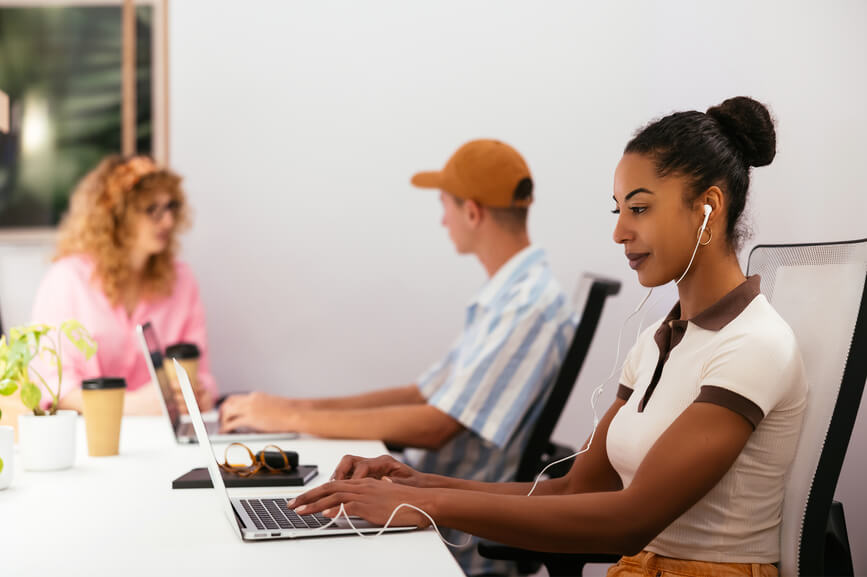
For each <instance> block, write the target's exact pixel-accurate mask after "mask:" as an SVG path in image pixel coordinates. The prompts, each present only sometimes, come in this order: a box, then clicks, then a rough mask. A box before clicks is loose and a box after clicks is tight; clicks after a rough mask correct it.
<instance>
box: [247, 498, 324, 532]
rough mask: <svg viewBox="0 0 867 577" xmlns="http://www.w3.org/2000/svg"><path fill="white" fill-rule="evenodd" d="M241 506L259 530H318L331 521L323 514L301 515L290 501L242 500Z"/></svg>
mask: <svg viewBox="0 0 867 577" xmlns="http://www.w3.org/2000/svg"><path fill="white" fill-rule="evenodd" d="M240 501H241V506H242V507H244V510H245V511H246V512H247V514H248V515H249V516H250V519H252V520H253V524H254V525H255V526H256V528H257V529H316V528H317V527H321V526H323V525H325V524H327V523H329V522H330V521H331V519H329V518H328V517H326V516H324V515H323V514H322V513H314V514H313V515H299V514H298V513H296V512H295V511H293V510H292V509H290V508H289V507H287V506H286V503H288V502H289V500H288V499H241V500H240Z"/></svg>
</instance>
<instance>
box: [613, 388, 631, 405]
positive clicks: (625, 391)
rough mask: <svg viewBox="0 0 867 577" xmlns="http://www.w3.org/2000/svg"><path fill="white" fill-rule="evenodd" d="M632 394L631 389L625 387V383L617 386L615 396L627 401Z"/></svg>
mask: <svg viewBox="0 0 867 577" xmlns="http://www.w3.org/2000/svg"><path fill="white" fill-rule="evenodd" d="M631 396H632V389H630V388H629V387H627V386H626V385H620V386H619V387H617V398H618V399H622V400H624V401H628V400H629V397H631Z"/></svg>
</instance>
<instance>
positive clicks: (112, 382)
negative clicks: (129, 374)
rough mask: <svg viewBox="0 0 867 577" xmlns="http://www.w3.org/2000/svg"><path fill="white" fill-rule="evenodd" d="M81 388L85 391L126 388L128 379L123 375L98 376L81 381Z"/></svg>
mask: <svg viewBox="0 0 867 577" xmlns="http://www.w3.org/2000/svg"><path fill="white" fill-rule="evenodd" d="M81 388H82V389H84V390H85V391H98V390H102V389H125V388H126V381H125V380H124V379H123V378H121V377H97V378H95V379H85V380H83V381H81Z"/></svg>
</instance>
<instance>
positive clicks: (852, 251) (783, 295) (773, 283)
mask: <svg viewBox="0 0 867 577" xmlns="http://www.w3.org/2000/svg"><path fill="white" fill-rule="evenodd" d="M747 270H748V274H750V275H753V274H759V275H761V279H762V281H761V290H762V293H763V294H764V295H765V296H766V297H767V299H768V300H769V301H770V303H771V304H772V305H773V306H774V308H775V309H776V310H777V312H779V314H780V315H781V316H782V317H783V318H784V319H785V320H786V322H788V323H789V325H790V326H791V327H792V330H793V331H794V333H795V336H796V338H797V340H798V345H799V347H800V350H801V355H802V357H803V359H804V366H805V369H806V375H807V382H808V385H809V391H808V394H807V406H806V411H805V414H804V424H803V428H802V430H801V437H800V440H799V442H798V448H797V451H796V453H795V458H794V461H793V463H792V466H791V468H790V470H789V474H788V475H789V476H788V480H787V483H786V493H785V497H784V501H783V511H782V530H781V535H780V538H781V549H780V555H781V559H780V572H781V574H782V575H821V574H822V570H823V568H822V561H823V554H824V544H825V527H826V524H827V519H828V511H829V509H830V506H831V501H832V499H833V496H834V490H835V487H836V485H837V479H838V477H839V475H840V469H841V467H842V465H843V458H844V457H845V454H846V447H847V446H848V444H849V438H850V436H851V433H852V428H853V426H854V423H855V417H856V414H857V411H858V406H859V403H860V400H861V394H862V392H863V389H864V381H865V379H867V293H865V280H867V239H864V240H859V241H852V242H840V243H825V244H810V245H806V244H804V245H760V246H757V247H755V248H754V249H753V251H752V252H751V253H750V259H749V264H748V267H747Z"/></svg>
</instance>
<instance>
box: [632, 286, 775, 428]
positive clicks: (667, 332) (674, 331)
mask: <svg viewBox="0 0 867 577" xmlns="http://www.w3.org/2000/svg"><path fill="white" fill-rule="evenodd" d="M760 287H761V278H760V277H759V275H757V274H756V275H753V276H751V277H748V278H747V280H745V281H744V282H742V283H741V284H739V285H738V286H736V287H735V288H733V289H732V290H731V291H730V292H729V293H728V294H727V295H725V296H724V297H723V298H721V299H720V300H718V301H717V302H715V303H714V304H712V305H711V306H709V307H707V308H706V309H705V310H703V311H701V312H700V313H699V314H697V315H696V316H694V317H693V318H691V319H687V320H681V318H680V301H678V302H677V304H675V305H674V308H673V309H671V312H670V313H668V316H667V317H665V320H663V321H662V324H660V325H659V328H658V329H657V330H656V333H655V334H654V335H653V340H655V341H656V346H658V347H659V361H657V363H656V370H654V371H653V378H652V379H651V380H650V384H649V385H648V386H647V391H645V393H644V398H643V399H641V402H640V403H639V404H638V412H639V413H640V412H642V411H644V407H645V406H646V405H647V402H648V401H649V400H650V396H651V395H652V394H653V391H654V389H656V385H657V384H658V383H659V379H660V377H661V376H662V368H663V366H665V362H666V361H667V360H668V356H669V355H670V354H671V350H672V349H673V348H674V347H676V346H677V345H678V344H679V343H680V341H681V340H683V335H684V334H685V333H686V326H687V324H688V323H693V324H695V325H697V326H699V327H701V328H703V329H705V330H709V331H718V330H720V329H722V328H723V327H725V326H726V325H727V324H729V323H730V322H731V321H733V320H734V319H736V318H737V317H738V315H740V314H741V313H742V312H743V311H744V309H745V308H747V305H749V304H750V303H751V302H752V301H753V299H754V298H756V297H757V296H758V295H759V292H760Z"/></svg>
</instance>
